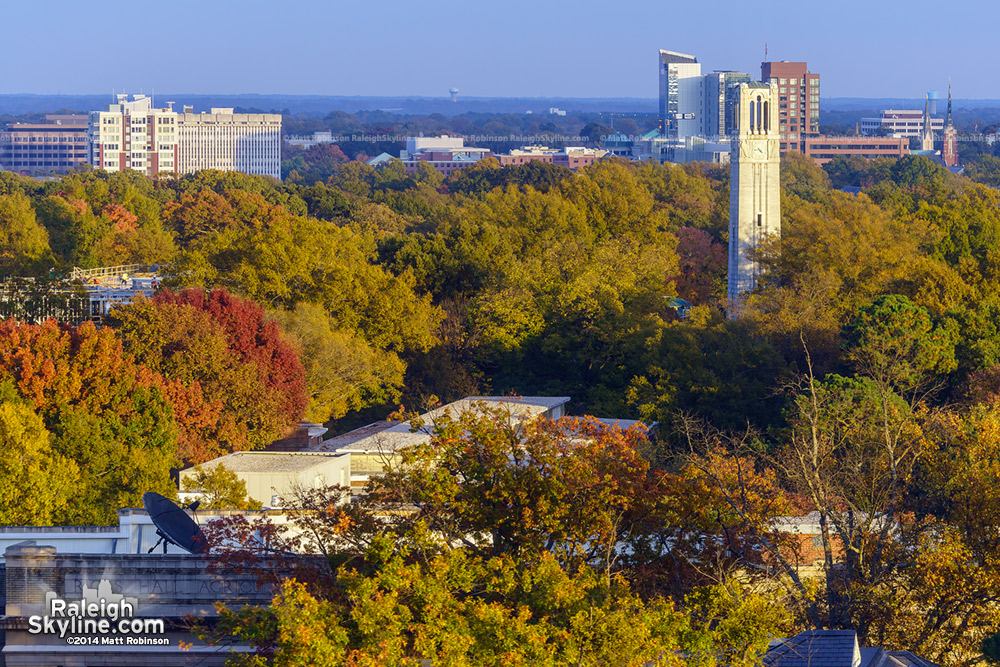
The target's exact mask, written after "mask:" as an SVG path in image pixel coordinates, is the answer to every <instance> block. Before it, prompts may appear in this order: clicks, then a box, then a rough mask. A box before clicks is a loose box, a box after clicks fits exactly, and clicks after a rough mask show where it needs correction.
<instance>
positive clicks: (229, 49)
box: [0, 0, 1000, 98]
mask: <svg viewBox="0 0 1000 667" xmlns="http://www.w3.org/2000/svg"><path fill="white" fill-rule="evenodd" d="M755 7H759V8H760V10H756V9H755ZM995 13H996V8H995V7H994V6H993V5H992V4H991V3H986V2H962V1H961V0H960V1H959V2H951V3H946V2H941V1H940V0H938V1H936V2H929V1H927V0H911V1H909V2H906V3H903V2H891V1H890V2H884V1H883V2H878V1H872V0H869V1H867V2H862V1H860V0H844V1H841V2H838V3H830V2H810V1H809V0H799V1H797V2H792V1H790V0H759V1H758V2H752V1H751V2H735V1H731V0H716V1H714V2H713V1H707V2H706V1H697V2H694V1H686V2H679V1H677V0H659V1H657V2H645V1H643V2H627V1H625V2H622V1H619V2H601V3H596V2H581V1H579V0H578V1H576V2H568V1H564V0H532V1H527V0H503V1H502V2H487V3H484V2H478V1H476V0H464V1H457V0H437V1H434V0H424V1H423V2H418V1H413V0H411V1H409V2H397V1H390V2H378V1H375V0H369V2H353V3H350V4H348V3H338V2H329V1H326V2H323V1H319V0H286V1H285V2H264V1H262V0H241V1H240V2H222V1H219V0H201V1H200V2H198V1H194V0H153V1H152V2H127V3H126V2H118V1H117V0H109V1H107V2H105V3H90V2H81V1H79V0H49V1H48V2H34V1H32V0H26V1H24V2H10V3H6V6H5V7H4V9H3V11H2V13H0V24H5V25H4V30H3V33H4V43H3V44H2V45H0V52H2V53H3V56H4V58H3V62H2V64H0V94H7V93H45V94H52V93H65V94H70V93H72V94H83V93H105V92H108V93H110V92H111V90H112V89H116V90H118V91H119V92H120V91H121V90H122V89H125V90H127V91H128V92H139V91H140V89H141V90H142V91H145V92H147V93H148V92H149V91H150V90H151V89H155V90H156V91H157V92H158V93H159V92H163V93H219V94H230V93H286V94H321V95H393V96H394V95H423V96H445V95H447V90H448V88H450V87H452V86H456V87H458V88H459V89H460V91H461V94H462V95H468V96H490V97H515V96H525V97H529V96H531V97H534V96H546V97H549V96H551V97H555V96H562V97H655V96H656V94H657V90H656V86H657V82H656V69H655V67H656V51H657V49H659V48H666V49H671V50H674V51H681V52H685V53H692V54H694V55H696V56H697V57H698V59H699V61H700V62H701V63H702V69H703V71H706V72H707V71H711V70H713V69H739V70H743V71H748V72H751V73H757V74H759V72H760V61H761V60H762V59H763V55H764V44H765V42H766V43H767V45H768V53H769V56H770V59H772V60H806V61H808V62H809V66H810V70H812V71H814V72H819V73H820V74H821V75H822V82H823V83H822V93H823V96H824V97H911V98H915V97H921V96H922V95H923V92H924V91H926V90H928V89H938V90H940V91H941V94H942V97H943V96H944V94H945V91H946V89H947V85H948V77H949V76H950V77H951V80H952V84H953V86H954V91H955V96H956V97H959V98H1000V78H998V77H997V67H996V64H995V63H996V62H997V61H998V60H1000V58H998V56H1000V38H998V37H997V36H996V34H995V18H994V15H995Z"/></svg>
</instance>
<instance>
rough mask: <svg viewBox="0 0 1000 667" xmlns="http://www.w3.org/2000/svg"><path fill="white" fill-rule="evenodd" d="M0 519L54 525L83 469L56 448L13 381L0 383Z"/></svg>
mask: <svg viewBox="0 0 1000 667" xmlns="http://www.w3.org/2000/svg"><path fill="white" fill-rule="evenodd" d="M0 398H2V402H0V443H2V449H0V488H2V489H3V491H2V498H0V500H2V502H3V505H2V507H3V509H2V510H0V523H2V524H4V525H7V526H51V525H53V524H54V523H55V522H56V520H57V518H58V517H62V516H64V514H65V512H66V509H67V505H68V504H69V503H70V502H71V500H72V498H73V496H74V494H75V486H76V484H77V481H78V476H79V469H78V468H77V465H76V463H75V462H74V461H72V460H70V459H66V458H64V457H62V456H60V455H59V454H57V453H55V452H53V450H52V442H51V440H52V436H51V434H50V433H49V432H48V431H47V430H46V428H45V425H44V423H43V422H42V419H41V417H39V416H38V415H37V414H35V412H34V411H33V410H32V409H31V408H30V407H29V406H28V405H27V404H26V403H25V402H24V401H22V400H21V399H20V397H19V396H18V395H17V391H16V390H15V388H14V386H13V385H12V384H11V383H10V382H9V381H7V382H4V383H2V384H0Z"/></svg>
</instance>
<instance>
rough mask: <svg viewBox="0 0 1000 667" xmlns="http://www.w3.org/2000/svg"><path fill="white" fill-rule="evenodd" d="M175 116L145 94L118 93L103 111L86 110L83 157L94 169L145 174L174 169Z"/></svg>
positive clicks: (175, 168) (151, 174) (175, 157)
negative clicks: (88, 128)
mask: <svg viewBox="0 0 1000 667" xmlns="http://www.w3.org/2000/svg"><path fill="white" fill-rule="evenodd" d="M177 116H178V114H176V113H175V112H174V110H173V109H172V108H170V107H168V108H163V109H157V108H155V107H153V99H152V98H150V97H146V96H145V95H134V96H133V97H132V100H131V101H129V100H128V95H118V102H117V103H116V104H111V105H109V106H108V108H107V110H106V111H92V112H90V130H89V132H88V143H89V146H88V150H87V161H88V162H90V164H92V165H94V168H95V169H103V170H105V171H124V170H126V169H132V170H134V171H138V172H140V173H142V174H145V175H146V176H156V175H157V174H159V173H161V172H176V171H177Z"/></svg>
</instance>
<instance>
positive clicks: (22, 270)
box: [0, 192, 52, 276]
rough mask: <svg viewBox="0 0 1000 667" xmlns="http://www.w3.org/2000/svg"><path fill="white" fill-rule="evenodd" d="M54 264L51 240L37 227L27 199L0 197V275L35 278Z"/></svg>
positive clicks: (18, 195)
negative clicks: (33, 276)
mask: <svg viewBox="0 0 1000 667" xmlns="http://www.w3.org/2000/svg"><path fill="white" fill-rule="evenodd" d="M51 262H52V251H51V250H50V249H49V236H48V234H47V233H46V231H45V228H44V227H42V226H41V225H40V224H38V221H37V219H36V218H35V211H34V209H33V208H32V205H31V200H30V199H29V198H28V196H27V195H24V194H21V193H18V192H15V193H13V194H9V195H0V273H3V274H6V275H8V276H10V275H36V274H40V273H41V272H42V271H44V270H45V269H47V268H48V266H46V264H50V263H51Z"/></svg>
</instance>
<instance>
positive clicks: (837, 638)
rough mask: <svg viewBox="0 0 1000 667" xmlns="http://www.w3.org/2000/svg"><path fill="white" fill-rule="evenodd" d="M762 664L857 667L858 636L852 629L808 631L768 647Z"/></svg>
mask: <svg viewBox="0 0 1000 667" xmlns="http://www.w3.org/2000/svg"><path fill="white" fill-rule="evenodd" d="M764 664H765V665H766V666H767V667H860V665H861V652H860V651H859V650H858V636H857V633H856V632H855V631H854V630H807V631H805V632H802V633H799V634H797V635H795V636H794V637H792V638H791V639H786V640H785V641H783V642H780V643H778V644H777V645H776V646H772V647H771V648H770V649H768V651H767V653H765V654H764Z"/></svg>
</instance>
